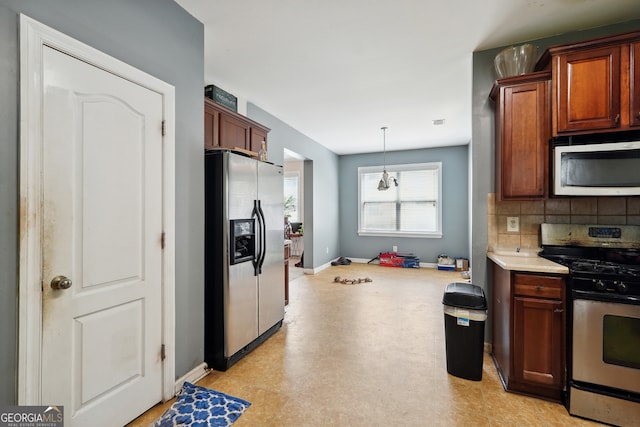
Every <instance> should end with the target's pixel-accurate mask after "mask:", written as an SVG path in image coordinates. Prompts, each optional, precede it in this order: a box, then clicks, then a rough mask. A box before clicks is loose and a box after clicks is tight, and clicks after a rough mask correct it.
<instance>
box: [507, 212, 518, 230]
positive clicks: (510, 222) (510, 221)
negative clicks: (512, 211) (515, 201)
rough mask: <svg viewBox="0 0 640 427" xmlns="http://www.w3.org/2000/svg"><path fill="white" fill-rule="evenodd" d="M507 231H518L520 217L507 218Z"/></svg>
mask: <svg viewBox="0 0 640 427" xmlns="http://www.w3.org/2000/svg"><path fill="white" fill-rule="evenodd" d="M507 231H512V232H516V233H517V232H518V231H520V217H518V216H508V217H507Z"/></svg>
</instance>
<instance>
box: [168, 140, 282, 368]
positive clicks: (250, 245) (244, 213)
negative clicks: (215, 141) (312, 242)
mask: <svg viewBox="0 0 640 427" xmlns="http://www.w3.org/2000/svg"><path fill="white" fill-rule="evenodd" d="M283 182H284V181H283V171H282V167H281V166H276V165H273V164H271V163H267V162H259V161H257V160H255V159H253V158H251V157H248V156H244V155H242V154H237V153H233V152H230V151H222V150H212V151H206V152H205V250H204V253H205V292H204V297H205V298H204V305H205V328H204V331H205V362H207V364H208V366H209V367H210V368H213V369H217V370H223V371H224V370H226V369H227V368H229V367H230V366H231V365H233V364H234V363H235V362H237V361H238V360H239V359H240V358H242V356H244V355H245V354H246V353H248V352H249V351H251V350H252V349H253V348H255V347H256V346H258V345H259V344H260V343H261V342H263V341H264V340H266V339H267V338H268V337H269V336H271V335H272V334H273V333H275V332H276V331H277V330H278V329H279V328H280V326H281V325H282V320H283V318H284V203H283V200H284V190H283V185H284V184H283ZM178 292H179V289H178Z"/></svg>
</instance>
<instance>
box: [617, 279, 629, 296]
mask: <svg viewBox="0 0 640 427" xmlns="http://www.w3.org/2000/svg"><path fill="white" fill-rule="evenodd" d="M616 289H617V290H618V293H621V294H626V293H627V291H628V290H629V287H628V286H627V284H626V283H624V282H616Z"/></svg>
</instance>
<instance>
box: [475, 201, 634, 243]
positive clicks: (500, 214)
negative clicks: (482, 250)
mask: <svg viewBox="0 0 640 427" xmlns="http://www.w3.org/2000/svg"><path fill="white" fill-rule="evenodd" d="M487 204H488V227H489V228H488V249H489V250H491V249H495V248H498V247H499V248H523V249H525V248H538V247H540V224H542V223H544V222H548V223H556V224H616V225H625V224H631V225H640V197H639V196H634V197H575V198H553V199H548V200H535V201H520V202H516V201H507V202H501V201H497V200H496V197H495V193H489V196H488V198H487ZM508 217H517V218H518V219H519V224H520V227H519V228H520V230H519V231H517V232H516V231H507V218H508Z"/></svg>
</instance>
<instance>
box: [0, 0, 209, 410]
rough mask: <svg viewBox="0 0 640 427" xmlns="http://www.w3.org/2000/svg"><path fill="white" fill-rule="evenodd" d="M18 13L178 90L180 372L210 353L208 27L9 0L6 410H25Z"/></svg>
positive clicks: (0, 87) (114, 1)
mask: <svg viewBox="0 0 640 427" xmlns="http://www.w3.org/2000/svg"><path fill="white" fill-rule="evenodd" d="M18 13H24V14H26V15H28V16H30V17H31V18H34V19H36V20H38V21H40V22H42V23H44V24H46V25H48V26H50V27H52V28H54V29H57V30H59V31H61V32H63V33H65V34H67V35H69V36H71V37H74V38H75V39H78V40H80V41H82V42H84V43H87V44H88V45H90V46H92V47H95V48H97V49H99V50H101V51H103V52H105V53H107V54H109V55H112V56H114V57H116V58H118V59H120V60H122V61H124V62H127V63H129V64H131V65H133V66H134V67H137V68H139V69H141V70H143V71H145V72H147V73H149V74H151V75H153V76H155V77H157V78H159V79H161V80H164V81H165V82H167V83H170V84H172V85H174V86H175V88H176V375H177V376H178V377H180V376H182V375H183V374H185V373H186V372H188V371H189V370H191V369H192V368H193V367H195V366H196V365H197V364H199V363H201V362H202V361H203V358H204V350H203V338H202V337H203V334H204V331H203V309H202V295H203V290H204V289H203V280H204V279H203V278H204V266H203V259H202V252H203V240H202V235H203V213H204V203H203V176H204V169H203V161H202V151H203V145H202V144H203V132H204V130H203V125H202V117H203V108H204V107H203V81H204V59H203V58H204V54H203V52H204V28H203V25H202V24H201V23H200V22H198V21H197V20H195V19H194V18H193V17H192V16H191V15H189V14H188V13H186V12H185V11H184V10H183V9H182V8H180V7H179V6H178V5H177V4H176V3H174V2H173V1H171V0H136V1H130V0H109V1H103V0H48V1H35V0H0V99H1V100H2V102H1V103H0V271H2V275H1V276H0V343H1V344H0V372H2V375H1V378H2V380H1V381H0V404H14V403H16V374H17V357H16V355H17V283H18V279H17V274H18V269H17V253H18V243H17V242H18V225H17V223H18V173H19V171H18V148H19V140H18V120H19V115H18V112H19V98H18V94H19V68H18V58H19V50H18V46H19V33H18V30H19V29H18Z"/></svg>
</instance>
